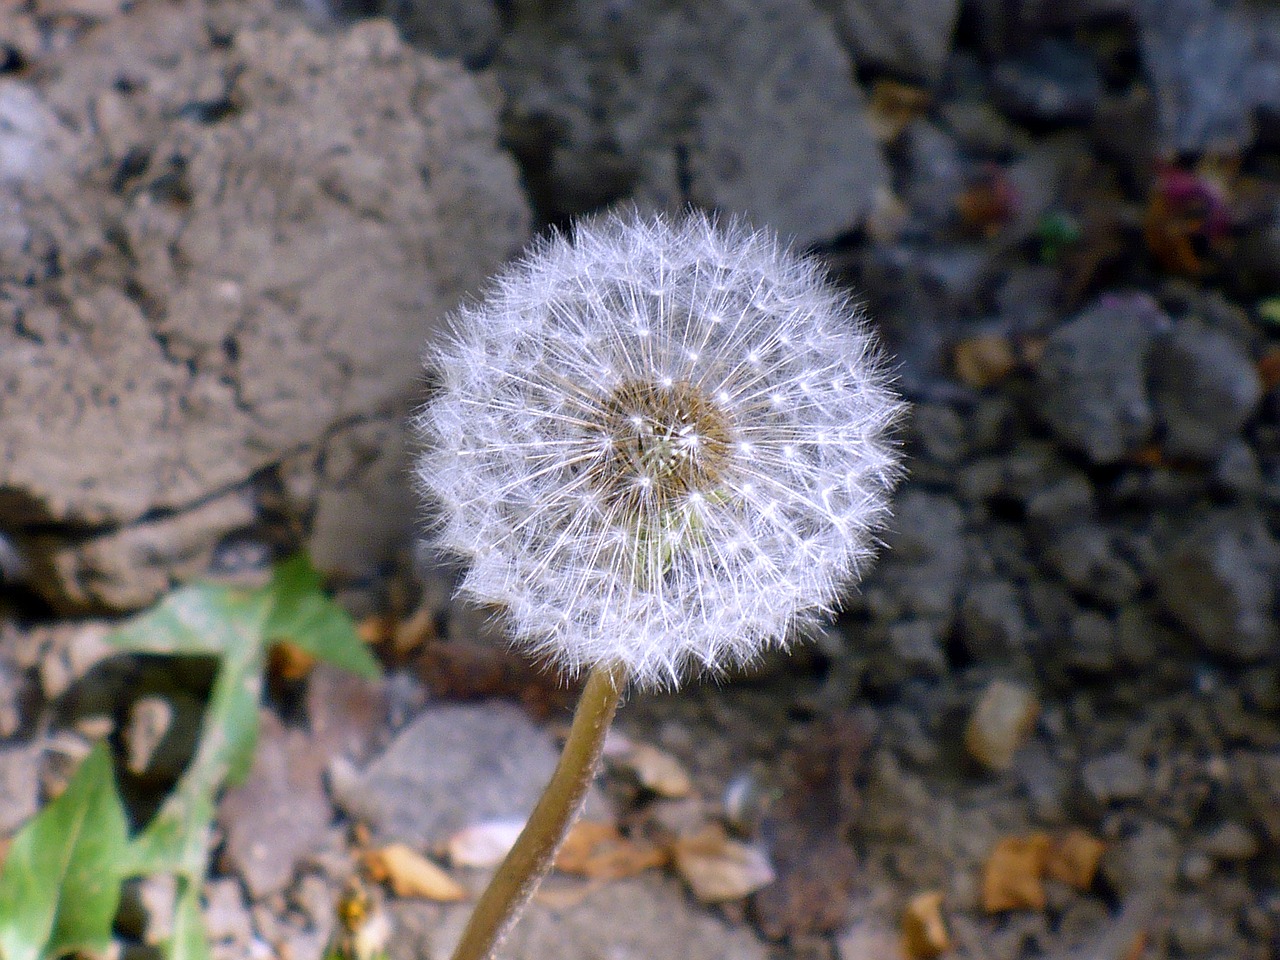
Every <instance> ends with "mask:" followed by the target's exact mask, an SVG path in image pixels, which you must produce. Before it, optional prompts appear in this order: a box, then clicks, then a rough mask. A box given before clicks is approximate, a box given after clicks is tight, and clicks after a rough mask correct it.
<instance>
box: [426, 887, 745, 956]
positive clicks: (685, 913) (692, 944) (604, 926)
mask: <svg viewBox="0 0 1280 960" xmlns="http://www.w3.org/2000/svg"><path fill="white" fill-rule="evenodd" d="M469 913H470V908H469V907H467V906H463V907H461V908H451V909H449V910H447V911H446V912H445V915H444V918H443V922H442V923H441V925H440V929H439V930H438V931H437V933H436V936H435V938H433V943H432V946H431V949H430V952H428V953H427V954H426V955H425V956H426V957H429V958H430V960H445V958H447V957H448V956H449V955H450V953H451V952H452V949H451V948H452V946H453V944H454V943H455V942H456V940H457V938H458V937H459V936H461V934H462V925H463V924H464V923H465V922H466V919H467V916H468V914H469ZM768 956H769V951H768V950H767V949H766V948H765V946H764V944H763V943H761V942H760V940H758V939H757V938H756V937H755V936H754V935H753V934H752V933H751V932H750V931H749V930H747V929H745V928H743V927H741V926H730V925H728V924H726V923H725V922H724V921H723V920H721V919H719V918H717V917H714V916H712V915H711V914H709V913H706V912H705V911H703V910H701V909H699V908H698V907H696V906H695V905H694V904H693V903H692V902H691V901H690V900H689V899H688V898H687V897H685V895H684V893H683V892H682V891H681V890H680V887H679V885H678V884H676V883H675V882H673V881H670V880H668V881H665V882H661V883H657V882H644V881H643V880H624V881H621V882H617V883H609V884H605V885H604V886H601V887H599V888H597V889H596V890H594V891H592V892H590V893H589V894H587V895H586V896H585V897H583V898H582V900H581V902H579V903H576V904H574V905H573V906H569V907H566V908H564V909H559V910H557V909H552V908H549V907H546V906H540V905H538V904H536V903H535V904H533V905H531V906H530V908H529V910H528V912H527V913H526V914H525V915H524V917H523V918H522V919H521V921H520V923H519V924H518V925H517V926H516V928H515V929H514V930H513V931H512V932H511V936H510V938H509V939H508V940H507V941H506V942H505V943H504V945H503V946H502V948H501V949H499V951H498V953H497V957H498V960H540V958H543V957H556V958H557V960H595V958H597V957H608V958H609V960H713V958H716V960H718V958H720V957H733V958H734V960H765V958H766V957H768Z"/></svg>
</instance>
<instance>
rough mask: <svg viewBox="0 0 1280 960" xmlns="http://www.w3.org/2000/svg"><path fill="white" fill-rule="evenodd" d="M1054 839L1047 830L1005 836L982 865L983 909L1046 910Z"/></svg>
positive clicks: (990, 911) (996, 911)
mask: <svg viewBox="0 0 1280 960" xmlns="http://www.w3.org/2000/svg"><path fill="white" fill-rule="evenodd" d="M1050 846H1051V841H1050V840H1049V835H1048V834H1047V833H1039V832H1037V833H1033V834H1031V835H1030V836H1026V837H1005V838H1004V839H1003V840H1001V841H1000V842H999V843H997V844H996V846H995V849H994V850H992V851H991V855H990V856H989V857H988V858H987V862H986V864H985V865H984V867H983V868H982V909H983V910H985V911H986V912H987V913H1000V912H1001V911H1004V910H1022V909H1028V908H1029V909H1032V910H1043V909H1044V905H1045V893H1044V872H1045V864H1046V862H1047V860H1048V857H1049V848H1050Z"/></svg>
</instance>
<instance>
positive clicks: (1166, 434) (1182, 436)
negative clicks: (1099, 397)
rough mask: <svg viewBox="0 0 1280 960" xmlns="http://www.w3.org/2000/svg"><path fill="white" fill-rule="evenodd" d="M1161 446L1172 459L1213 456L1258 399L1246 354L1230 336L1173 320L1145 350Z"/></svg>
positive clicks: (1236, 431) (1232, 436) (1256, 381)
mask: <svg viewBox="0 0 1280 960" xmlns="http://www.w3.org/2000/svg"><path fill="white" fill-rule="evenodd" d="M1150 389H1151V398H1152V402H1153V403H1154V404H1155V410H1156V416H1157V418H1158V420H1159V422H1160V426H1161V447H1162V449H1163V450H1164V452H1165V453H1166V454H1167V455H1168V456H1169V457H1171V458H1173V459H1191V460H1214V459H1215V458H1216V457H1217V456H1218V454H1220V453H1221V452H1222V450H1223V448H1224V447H1226V446H1227V444H1228V443H1229V442H1230V441H1231V440H1233V439H1235V438H1236V437H1237V436H1238V434H1239V432H1240V428H1241V426H1243V425H1244V422H1245V421H1246V420H1247V419H1248V418H1249V417H1250V416H1251V415H1252V413H1253V411H1254V410H1255V409H1257V406H1258V402H1259V401H1260V400H1261V399H1262V383H1261V381H1260V380H1259V378H1258V370H1257V367H1256V366H1255V365H1254V363H1253V360H1252V358H1251V357H1250V356H1249V354H1248V353H1247V352H1246V351H1245V349H1244V347H1243V346H1241V345H1240V344H1239V343H1238V342H1237V341H1236V340H1235V339H1234V338H1232V337H1230V336H1228V335H1227V334H1226V333H1223V332H1222V331H1220V330H1215V329H1213V328H1211V327H1208V326H1204V325H1202V324H1198V323H1179V324H1177V325H1175V326H1174V328H1173V330H1172V331H1171V332H1170V333H1169V334H1168V335H1167V336H1163V337H1160V338H1159V340H1158V341H1157V342H1156V345H1155V348H1154V349H1153V350H1152V351H1151V378H1150Z"/></svg>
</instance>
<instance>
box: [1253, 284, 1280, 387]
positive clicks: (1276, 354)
mask: <svg viewBox="0 0 1280 960" xmlns="http://www.w3.org/2000/svg"><path fill="white" fill-rule="evenodd" d="M1276 300H1277V306H1278V309H1280V297H1277V298H1276ZM1258 378H1259V379H1260V380H1261V381H1262V388H1263V389H1264V390H1273V389H1275V388H1276V387H1278V386H1280V347H1272V348H1271V349H1270V350H1268V351H1267V352H1266V353H1264V354H1263V355H1262V357H1261V359H1259V360H1258Z"/></svg>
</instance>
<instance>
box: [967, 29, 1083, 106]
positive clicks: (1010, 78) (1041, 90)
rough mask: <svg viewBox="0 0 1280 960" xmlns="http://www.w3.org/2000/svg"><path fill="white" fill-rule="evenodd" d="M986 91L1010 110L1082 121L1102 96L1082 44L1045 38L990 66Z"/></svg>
mask: <svg viewBox="0 0 1280 960" xmlns="http://www.w3.org/2000/svg"><path fill="white" fill-rule="evenodd" d="M991 86H992V94H993V95H994V97H995V100H996V102H997V103H999V104H1000V105H1001V106H1002V107H1003V108H1004V109H1005V110H1006V111H1007V112H1008V113H1009V114H1010V115H1012V116H1014V117H1019V118H1022V119H1024V120H1035V121H1040V122H1043V123H1075V122H1082V121H1085V120H1088V119H1089V118H1090V117H1091V116H1092V115H1093V112H1094V110H1095V109H1096V108H1097V105H1098V98H1099V97H1100V96H1101V95H1102V76H1101V74H1100V73H1099V71H1098V67H1097V64H1096V63H1094V61H1093V57H1091V56H1090V55H1089V52H1088V51H1087V50H1085V49H1083V48H1082V47H1079V46H1077V45H1075V44H1073V43H1069V42H1066V41H1063V40H1054V39H1045V40H1041V41H1039V42H1038V43H1036V44H1034V45H1033V46H1032V47H1031V48H1030V49H1029V50H1028V51H1027V52H1026V53H1025V54H1022V55H1019V56H1016V57H1012V58H1009V59H1003V60H1001V61H1000V62H998V63H997V64H996V66H995V68H994V69H993V70H992V71H991Z"/></svg>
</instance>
